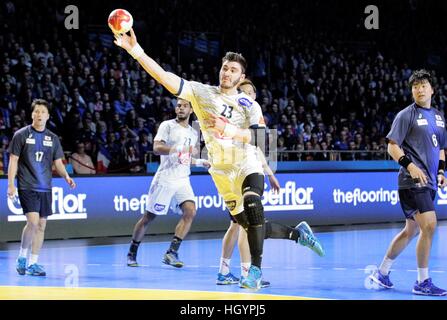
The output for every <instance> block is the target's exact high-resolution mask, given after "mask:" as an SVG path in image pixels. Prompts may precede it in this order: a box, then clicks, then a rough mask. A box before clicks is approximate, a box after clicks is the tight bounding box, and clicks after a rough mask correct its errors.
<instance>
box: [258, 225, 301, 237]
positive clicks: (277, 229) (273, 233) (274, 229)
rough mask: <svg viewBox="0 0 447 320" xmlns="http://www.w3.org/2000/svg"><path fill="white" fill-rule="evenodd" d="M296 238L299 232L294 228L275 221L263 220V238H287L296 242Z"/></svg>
mask: <svg viewBox="0 0 447 320" xmlns="http://www.w3.org/2000/svg"><path fill="white" fill-rule="evenodd" d="M298 238H299V232H298V230H296V229H294V228H291V227H288V226H285V225H282V224H279V223H276V222H270V221H266V222H265V236H264V239H289V240H293V241H295V242H296V241H297V240H298Z"/></svg>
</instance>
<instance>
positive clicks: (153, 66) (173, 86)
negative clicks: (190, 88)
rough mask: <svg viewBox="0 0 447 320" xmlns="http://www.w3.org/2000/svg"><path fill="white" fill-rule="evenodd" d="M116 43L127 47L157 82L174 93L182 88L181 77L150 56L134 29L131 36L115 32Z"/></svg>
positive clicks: (124, 47)
mask: <svg viewBox="0 0 447 320" xmlns="http://www.w3.org/2000/svg"><path fill="white" fill-rule="evenodd" d="M114 43H115V44H116V45H117V46H119V47H121V48H123V49H125V50H126V51H127V52H128V53H129V54H130V55H131V56H132V57H133V58H134V59H135V60H137V61H138V63H139V64H140V65H141V66H142V67H143V68H144V70H146V72H147V73H149V74H150V75H151V77H153V78H154V79H155V80H156V81H157V82H159V83H160V84H161V85H162V86H163V87H165V88H166V89H167V90H168V91H169V92H171V93H172V94H177V93H178V92H179V90H180V83H181V78H180V77H179V76H177V75H176V74H174V73H172V72H167V71H166V70H164V69H163V68H162V67H161V66H160V65H159V64H158V63H157V62H156V61H155V60H154V59H152V58H151V57H149V56H148V55H147V54H146V53H144V50H143V49H142V48H141V46H140V45H139V44H138V42H137V37H136V35H135V32H134V31H133V29H131V30H130V36H129V35H127V34H115V41H114Z"/></svg>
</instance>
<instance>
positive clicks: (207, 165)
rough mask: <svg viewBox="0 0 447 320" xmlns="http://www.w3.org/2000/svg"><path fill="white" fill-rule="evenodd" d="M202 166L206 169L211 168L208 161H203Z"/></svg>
mask: <svg viewBox="0 0 447 320" xmlns="http://www.w3.org/2000/svg"><path fill="white" fill-rule="evenodd" d="M203 166H204V167H205V168H207V169H209V168H211V163H209V161H207V160H205V161H203Z"/></svg>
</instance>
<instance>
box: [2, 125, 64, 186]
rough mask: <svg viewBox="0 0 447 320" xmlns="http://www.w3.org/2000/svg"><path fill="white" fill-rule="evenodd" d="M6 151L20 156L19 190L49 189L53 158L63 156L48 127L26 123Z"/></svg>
mask: <svg viewBox="0 0 447 320" xmlns="http://www.w3.org/2000/svg"><path fill="white" fill-rule="evenodd" d="M8 151H9V152H10V153H11V154H13V155H16V156H18V157H19V162H18V168H17V188H18V189H19V190H32V191H37V192H50V191H51V178H52V166H53V161H54V160H57V159H61V158H63V157H64V152H63V151H62V146H61V143H60V141H59V138H58V136H57V135H55V134H54V133H53V132H51V131H50V130H48V129H45V130H44V131H42V132H40V131H37V130H35V129H34V128H33V127H32V126H31V125H29V126H26V127H24V128H22V129H20V130H18V131H17V132H16V133H15V134H14V137H13V138H12V140H11V143H10V145H9V149H8Z"/></svg>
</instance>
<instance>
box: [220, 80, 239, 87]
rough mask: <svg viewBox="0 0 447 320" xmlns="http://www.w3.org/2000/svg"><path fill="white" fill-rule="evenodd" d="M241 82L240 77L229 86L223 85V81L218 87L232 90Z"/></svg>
mask: <svg viewBox="0 0 447 320" xmlns="http://www.w3.org/2000/svg"><path fill="white" fill-rule="evenodd" d="M240 81H241V77H239V78H238V79H237V80H236V81H233V82H232V83H231V85H224V84H223V81H221V82H220V87H221V88H222V89H233V88H234V87H236V86H237V85H238V83H239V82H240Z"/></svg>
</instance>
